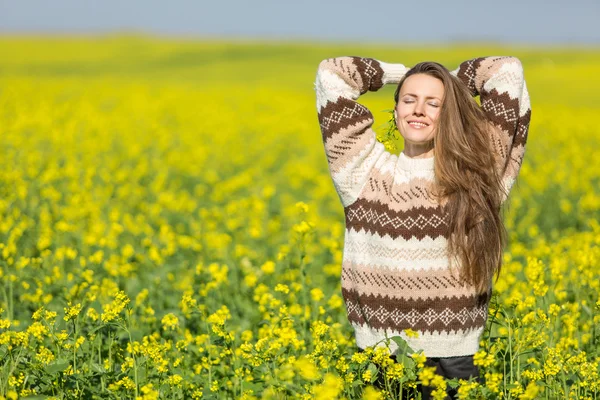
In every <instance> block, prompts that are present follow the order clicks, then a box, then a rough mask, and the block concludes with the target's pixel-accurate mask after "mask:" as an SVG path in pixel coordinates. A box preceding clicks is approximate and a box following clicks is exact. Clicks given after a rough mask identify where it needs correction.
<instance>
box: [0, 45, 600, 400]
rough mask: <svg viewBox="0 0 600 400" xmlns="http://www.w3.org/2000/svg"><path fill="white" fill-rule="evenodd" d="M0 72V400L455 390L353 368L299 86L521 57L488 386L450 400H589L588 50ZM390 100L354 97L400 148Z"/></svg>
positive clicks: (138, 59) (329, 207) (22, 64)
mask: <svg viewBox="0 0 600 400" xmlns="http://www.w3.org/2000/svg"><path fill="white" fill-rule="evenodd" d="M0 54H2V55H3V56H2V57H1V58H0V151H1V155H2V156H1V157H0V191H1V196H0V215H1V218H0V264H1V268H0V287H1V289H0V308H1V314H0V399H17V398H30V399H45V398H48V399H49V398H53V399H79V398H85V399H94V398H98V399H99V398H102V399H121V398H131V399H157V398H168V399H184V398H185V399H188V398H192V399H198V398H209V399H221V398H243V399H254V398H256V399H259V398H271V399H284V398H301V399H312V398H316V399H334V398H339V399H342V398H343V399H360V398H365V399H387V398H389V399H394V398H397V399H399V398H401V396H403V395H406V394H409V395H411V394H413V395H414V397H415V398H418V396H417V395H416V392H414V389H415V387H416V385H417V384H419V383H420V384H428V385H432V386H434V387H437V388H438V390H437V391H436V392H434V393H438V394H441V393H442V391H443V390H442V389H443V388H444V387H446V386H447V385H456V384H457V382H453V381H444V380H443V379H441V378H440V377H438V376H436V375H434V374H433V371H431V370H429V369H427V368H425V367H424V366H423V361H424V358H423V356H422V354H420V353H412V354H407V356H406V357H400V358H399V360H401V362H399V363H398V364H393V363H392V362H391V360H390V359H389V358H387V357H386V356H385V354H383V353H382V352H381V351H380V349H368V350H367V351H366V352H364V353H357V348H356V345H355V343H354V339H353V334H352V330H351V327H350V325H349V324H348V322H347V320H346V310H345V307H344V304H343V301H342V298H341V288H340V270H341V258H342V251H343V247H342V245H343V234H344V217H343V209H342V206H341V203H340V202H339V199H338V197H337V195H336V193H335V190H334V187H333V184H332V182H331V179H330V177H329V172H328V167H327V161H326V158H325V153H324V150H323V144H322V141H321V133H320V130H319V125H318V121H317V113H316V104H315V93H314V90H313V82H314V77H315V74H316V69H317V66H318V64H319V62H320V61H321V60H322V59H324V58H327V57H334V56H340V55H359V56H364V57H373V58H377V59H380V60H384V61H387V62H398V63H404V64H405V65H408V66H410V65H413V64H415V63H416V62H419V61H423V60H436V61H439V62H442V63H444V64H445V65H447V66H448V67H455V66H457V65H458V63H460V62H461V61H463V60H466V59H469V58H474V57H478V56H484V55H514V56H517V57H519V58H520V59H521V60H522V62H523V65H524V68H525V77H526V80H527V84H528V88H529V92H530V95H531V100H532V123H531V129H530V137H529V141H528V148H527V152H526V156H525V162H524V165H523V168H522V170H521V175H520V177H519V180H518V183H517V184H516V186H515V187H514V188H513V191H512V194H511V199H510V202H509V204H508V207H507V209H506V212H505V221H506V226H507V229H508V232H509V237H510V240H509V242H510V243H509V245H508V246H507V248H506V252H505V263H504V267H503V269H502V272H501V276H500V279H499V280H498V281H497V282H496V283H495V288H494V297H493V299H492V304H491V308H490V317H489V321H488V329H486V332H485V335H484V337H483V338H482V343H481V351H480V352H479V353H477V354H476V357H475V358H476V362H477V364H478V365H479V366H480V370H481V372H482V375H484V376H485V384H484V385H479V384H477V383H473V382H470V383H465V382H462V384H461V386H460V388H459V397H460V399H479V398H484V399H496V398H502V399H597V398H600V367H599V364H600V297H599V296H600V223H599V222H598V220H599V217H600V128H599V127H598V126H599V125H598V123H597V122H598V121H597V120H598V115H599V113H600V96H598V93H599V92H600V80H599V79H598V71H600V50H593V49H585V48H581V49H577V48H572V49H551V48H501V47H485V46H477V47H475V46H463V47H458V46H457V47H446V48H433V47H432V48H427V47H425V48H423V47H401V46H387V47H386V46H366V45H363V46H350V45H345V46H342V45H329V46H325V45H317V44H310V43H307V44H300V43H298V44H290V43H266V42H265V43H261V42H250V41H248V42H245V43H237V44H234V43H228V42H219V41H212V42H202V41H184V40H179V41H176V40H172V39H169V40H167V39H156V38H144V37H124V36H115V37H112V36H107V37H104V38H94V37H90V38H55V39H48V38H34V37H3V38H0ZM393 91H394V88H392V87H386V88H384V89H382V90H381V91H379V92H377V93H369V94H368V95H366V96H363V98H362V102H363V104H365V105H367V106H368V107H369V108H370V109H371V110H372V111H373V114H374V115H375V118H376V121H375V127H376V129H377V131H378V133H380V139H381V140H382V141H383V142H384V143H386V145H387V146H388V147H389V148H390V149H391V150H392V151H395V152H398V151H399V149H400V145H401V144H400V143H399V142H398V141H397V140H394V139H392V138H390V137H387V136H386V135H385V132H386V130H387V128H386V123H387V120H388V113H387V112H386V110H388V109H390V108H392V107H393V98H392V96H393ZM378 379H379V380H381V381H383V382H384V383H385V387H386V390H384V391H380V390H379V389H376V388H375V387H374V386H373V385H370V383H372V382H374V381H375V380H378ZM438 398H443V395H439V396H438Z"/></svg>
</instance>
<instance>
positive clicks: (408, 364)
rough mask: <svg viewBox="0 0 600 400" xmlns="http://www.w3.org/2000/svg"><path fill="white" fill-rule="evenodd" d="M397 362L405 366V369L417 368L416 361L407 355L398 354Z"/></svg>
mask: <svg viewBox="0 0 600 400" xmlns="http://www.w3.org/2000/svg"><path fill="white" fill-rule="evenodd" d="M396 362H397V363H399V364H403V365H404V368H405V369H409V370H412V369H413V368H415V365H416V363H415V360H413V359H412V358H411V357H408V356H407V355H406V354H398V355H397V356H396Z"/></svg>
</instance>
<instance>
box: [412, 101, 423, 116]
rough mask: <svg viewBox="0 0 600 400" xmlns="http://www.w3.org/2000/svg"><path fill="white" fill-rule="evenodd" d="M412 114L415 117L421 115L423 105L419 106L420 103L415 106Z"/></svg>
mask: <svg viewBox="0 0 600 400" xmlns="http://www.w3.org/2000/svg"><path fill="white" fill-rule="evenodd" d="M414 113H415V114H417V115H423V104H420V103H417V104H415V110H414Z"/></svg>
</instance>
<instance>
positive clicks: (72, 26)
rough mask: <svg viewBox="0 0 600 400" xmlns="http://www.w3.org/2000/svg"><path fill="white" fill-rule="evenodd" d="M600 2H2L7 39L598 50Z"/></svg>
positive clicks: (0, 29) (0, 26)
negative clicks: (115, 35)
mask: <svg viewBox="0 0 600 400" xmlns="http://www.w3.org/2000/svg"><path fill="white" fill-rule="evenodd" d="M598 19H600V0H571V1H566V0H546V1H542V0H500V1H499V0H495V1H483V0H482V1H477V2H476V1H467V0H454V1H439V0H430V1H425V0H412V1H400V0H396V1H372V2H369V1H368V0H362V1H356V0H346V1H338V0H333V1H327V0H295V1H283V0H282V1H275V0H237V1H226V0H213V1H206V0H196V1H191V0H187V1H186V0H171V1H157V0H145V1H142V0H95V1H91V0H52V1H49V0H26V1H25V0H13V1H9V0H0V33H5V34H6V33H24V32H25V33H61V34H65V33H67V34H69V33H73V34H90V33H91V34H96V33H108V32H123V31H126V32H137V33H150V34H156V35H174V36H188V37H189V36H191V37H211V38H212V37H221V38H223V37H224V38H234V39H235V38H252V39H254V38H268V39H276V40H286V39H294V40H304V39H306V40H315V41H322V42H327V41H334V42H352V41H354V42H367V43H373V42H382V43H417V44H418V43H448V42H455V41H461V42H464V41H469V42H490V41H494V42H501V43H515V44H516V43H521V44H547V45H552V44H584V45H594V46H595V45H598V44H600V29H598V28H597V23H598V22H597V21H598Z"/></svg>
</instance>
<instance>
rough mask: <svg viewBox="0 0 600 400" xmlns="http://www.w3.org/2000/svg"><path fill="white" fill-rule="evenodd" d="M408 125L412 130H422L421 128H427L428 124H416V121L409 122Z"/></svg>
mask: <svg viewBox="0 0 600 400" xmlns="http://www.w3.org/2000/svg"><path fill="white" fill-rule="evenodd" d="M408 125H410V126H411V127H413V128H416V129H422V128H426V127H428V126H429V124H426V123H425V122H418V121H409V122H408Z"/></svg>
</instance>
